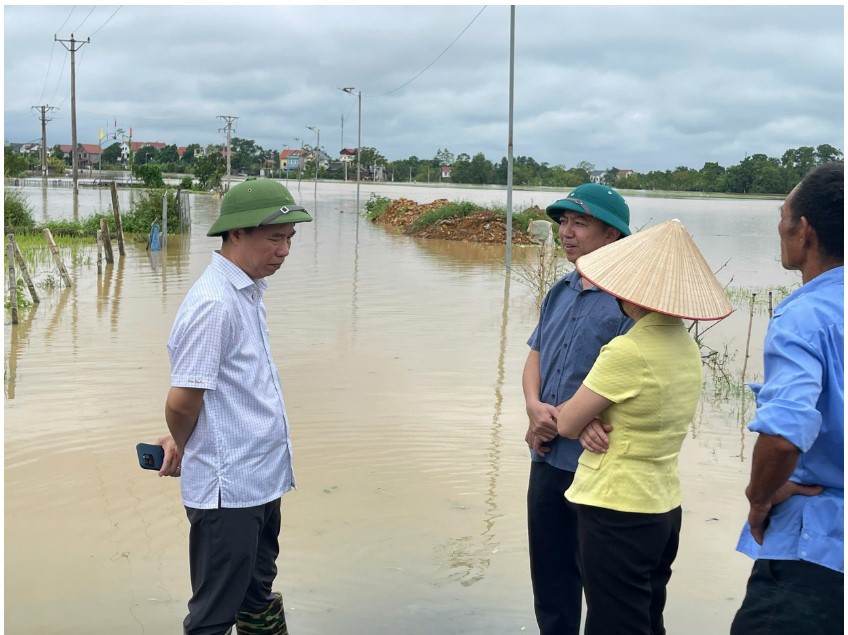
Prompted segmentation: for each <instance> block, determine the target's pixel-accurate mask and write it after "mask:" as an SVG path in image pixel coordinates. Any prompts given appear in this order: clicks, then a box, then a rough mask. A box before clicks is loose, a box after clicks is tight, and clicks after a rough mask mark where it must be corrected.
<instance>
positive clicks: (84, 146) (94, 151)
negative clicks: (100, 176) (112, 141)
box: [59, 143, 100, 169]
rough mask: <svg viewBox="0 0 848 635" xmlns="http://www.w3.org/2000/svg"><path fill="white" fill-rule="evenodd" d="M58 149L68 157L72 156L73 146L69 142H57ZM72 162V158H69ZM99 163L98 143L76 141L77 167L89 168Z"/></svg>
mask: <svg viewBox="0 0 848 635" xmlns="http://www.w3.org/2000/svg"><path fill="white" fill-rule="evenodd" d="M59 149H60V150H61V151H62V152H63V153H64V155H65V156H66V157H68V158H71V156H72V149H73V146H72V145H71V144H70V143H67V144H59ZM70 163H73V159H72V158H71V159H70ZM99 163H100V145H99V144H97V143H78V144H77V167H78V168H80V169H91V168H92V167H93V166H95V165H99Z"/></svg>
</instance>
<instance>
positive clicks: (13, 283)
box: [6, 242, 18, 324]
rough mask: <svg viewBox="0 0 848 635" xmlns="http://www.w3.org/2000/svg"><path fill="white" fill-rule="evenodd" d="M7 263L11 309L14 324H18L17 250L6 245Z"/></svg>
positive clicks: (9, 244)
mask: <svg viewBox="0 0 848 635" xmlns="http://www.w3.org/2000/svg"><path fill="white" fill-rule="evenodd" d="M6 263H7V266H8V267H9V309H10V310H11V311H12V324H17V323H18V281H17V276H15V248H14V247H13V246H12V243H10V242H9V243H6Z"/></svg>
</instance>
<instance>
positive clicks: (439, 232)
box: [411, 210, 533, 245]
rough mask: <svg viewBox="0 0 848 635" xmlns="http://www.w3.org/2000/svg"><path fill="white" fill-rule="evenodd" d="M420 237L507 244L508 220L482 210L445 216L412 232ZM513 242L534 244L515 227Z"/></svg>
mask: <svg viewBox="0 0 848 635" xmlns="http://www.w3.org/2000/svg"><path fill="white" fill-rule="evenodd" d="M411 235H412V236H416V237H418V238H441V239H443V240H464V241H468V242H475V243H500V244H504V245H505V244H506V221H505V219H504V218H503V217H501V215H500V214H498V213H496V212H492V211H490V210H482V211H479V212H475V213H473V214H469V215H468V216H461V217H458V218H443V219H441V220H439V221H436V223H435V224H433V225H430V226H429V227H424V228H423V229H419V230H418V231H416V232H414V233H412V234H411ZM512 242H513V244H516V245H532V244H533V241H532V240H530V237H529V236H528V235H527V234H525V233H524V232H521V231H517V230H516V228H515V227H513V231H512Z"/></svg>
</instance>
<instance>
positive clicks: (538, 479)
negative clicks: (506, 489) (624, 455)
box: [527, 461, 583, 635]
mask: <svg viewBox="0 0 848 635" xmlns="http://www.w3.org/2000/svg"><path fill="white" fill-rule="evenodd" d="M573 480H574V472H567V471H565V470H560V469H557V468H555V467H552V466H550V465H548V464H547V463H543V462H539V461H533V462H532V463H531V464H530V484H529V486H528V489H527V532H528V538H529V543H530V579H531V581H532V583H533V601H534V607H535V610H536V622H537V624H538V625H539V632H540V634H541V635H578V634H579V632H580V615H581V612H582V610H583V586H582V583H581V579H580V563H579V559H578V551H577V515H576V513H575V509H574V506H573V505H572V504H571V503H569V502H568V501H567V500H565V497H564V494H565V490H567V489H568V487H569V485H571V482H572V481H573Z"/></svg>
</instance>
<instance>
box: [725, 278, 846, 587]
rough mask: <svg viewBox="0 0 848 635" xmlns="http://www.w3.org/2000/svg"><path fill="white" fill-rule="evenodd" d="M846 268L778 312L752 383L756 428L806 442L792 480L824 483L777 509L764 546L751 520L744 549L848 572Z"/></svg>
mask: <svg viewBox="0 0 848 635" xmlns="http://www.w3.org/2000/svg"><path fill="white" fill-rule="evenodd" d="M844 293H845V269H844V267H837V268H835V269H831V270H830V271H827V272H825V273H823V274H821V275H819V276H817V277H816V278H814V279H813V280H811V281H810V282H808V283H807V284H805V285H804V286H802V287H801V288H800V289H798V290H797V291H795V292H794V293H792V294H791V295H790V296H789V297H788V298H786V299H785V300H784V301H783V302H781V303H780V304H779V305H778V307H777V309H776V310H775V312H774V318H773V319H772V321H771V324H770V325H769V329H768V333H767V334H766V339H765V346H764V348H765V351H764V354H765V383H764V384H762V385H759V384H752V385H751V388H752V390H753V391H754V393H755V394H756V396H757V414H756V418H755V419H754V421H753V422H752V423H751V424H750V425H749V426H748V428H749V429H750V430H752V431H753V432H760V433H762V434H769V435H773V436H780V437H783V438H784V439H786V440H787V441H790V442H791V443H792V444H794V445H795V446H796V447H797V448H798V449H800V450H801V456H800V458H799V460H798V466H797V468H796V469H795V472H793V474H792V476H791V477H790V479H789V480H791V481H795V482H796V483H802V484H806V485H822V486H823V487H824V492H822V493H821V494H820V495H818V496H810V497H808V496H793V497H792V498H790V499H789V500H787V501H786V502H784V503H782V504H781V505H778V506H776V507H775V508H774V509H773V510H772V512H771V515H770V516H769V519H770V522H769V525H768V528H767V529H766V532H765V537H764V540H763V544H762V546H760V545H758V544H757V543H756V542H755V541H754V539H753V537H752V536H751V532H750V530H749V527H748V524H747V523H746V524H745V527H744V529H743V530H742V535H741V537H740V538H739V543H738V545H737V547H736V548H737V550H739V551H741V552H742V553H744V554H746V555H748V556H750V557H752V558H761V559H768V560H806V561H808V562H813V563H816V564H819V565H822V566H825V567H827V568H829V569H833V570H835V571H839V572H844V561H845V559H844V545H845V541H844V524H845V523H844V520H845V519H844V509H845V508H844V499H845V497H844V485H845V481H844V479H845V476H844V475H845V470H844V452H845V397H844V383H845V360H844V345H845V333H844V330H845V296H844Z"/></svg>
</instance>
